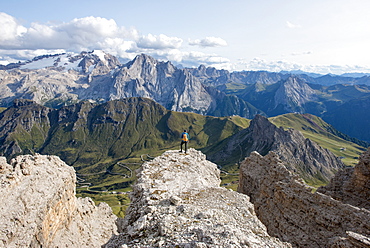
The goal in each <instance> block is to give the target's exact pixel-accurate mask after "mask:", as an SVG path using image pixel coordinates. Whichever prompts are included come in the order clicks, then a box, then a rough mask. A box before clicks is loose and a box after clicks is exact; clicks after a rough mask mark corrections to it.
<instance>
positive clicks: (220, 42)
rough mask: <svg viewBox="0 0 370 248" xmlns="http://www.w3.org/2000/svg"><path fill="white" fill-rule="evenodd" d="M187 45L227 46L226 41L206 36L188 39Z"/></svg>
mask: <svg viewBox="0 0 370 248" xmlns="http://www.w3.org/2000/svg"><path fill="white" fill-rule="evenodd" d="M189 45H191V46H201V47H218V46H227V42H226V41H225V40H224V39H222V38H219V37H206V38H204V39H201V40H199V39H197V40H189Z"/></svg>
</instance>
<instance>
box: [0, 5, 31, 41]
mask: <svg viewBox="0 0 370 248" xmlns="http://www.w3.org/2000/svg"><path fill="white" fill-rule="evenodd" d="M0 27H1V35H0V44H7V45H10V44H13V43H14V42H15V41H16V40H17V38H19V37H20V36H21V35H22V34H23V33H24V32H26V28H25V27H23V26H22V25H20V24H18V22H17V20H16V19H15V18H14V17H12V16H10V15H8V14H6V13H3V12H0Z"/></svg>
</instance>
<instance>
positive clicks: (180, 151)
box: [180, 141, 184, 152]
mask: <svg viewBox="0 0 370 248" xmlns="http://www.w3.org/2000/svg"><path fill="white" fill-rule="evenodd" d="M182 144H184V142H183V141H181V144H180V152H182Z"/></svg>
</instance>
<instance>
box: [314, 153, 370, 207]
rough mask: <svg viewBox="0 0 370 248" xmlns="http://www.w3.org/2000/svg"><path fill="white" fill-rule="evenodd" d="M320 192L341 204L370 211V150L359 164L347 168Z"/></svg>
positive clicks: (319, 190) (321, 188)
mask: <svg viewBox="0 0 370 248" xmlns="http://www.w3.org/2000/svg"><path fill="white" fill-rule="evenodd" d="M317 191H318V192H321V193H324V194H326V195H330V196H331V197H333V198H334V199H337V200H339V201H341V202H344V203H348V204H351V205H353V206H357V207H360V208H366V209H368V210H370V200H369V199H370V148H368V150H367V151H366V152H364V153H363V154H362V155H361V157H360V161H359V163H358V164H357V165H356V166H355V167H354V168H353V167H349V168H345V169H343V170H341V171H340V172H338V173H337V174H336V175H335V177H334V178H332V179H331V181H330V183H329V184H328V185H327V186H323V187H320V188H318V190H317Z"/></svg>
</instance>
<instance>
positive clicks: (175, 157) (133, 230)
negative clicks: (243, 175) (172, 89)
mask: <svg viewBox="0 0 370 248" xmlns="http://www.w3.org/2000/svg"><path fill="white" fill-rule="evenodd" d="M219 173H220V171H219V170H218V169H217V166H216V164H214V163H212V162H210V161H207V160H206V156H205V155H204V154H203V153H201V152H199V151H196V150H194V149H189V153H188V154H183V153H179V152H178V151H167V152H165V153H163V154H162V155H161V156H159V157H156V158H155V159H154V160H152V161H150V162H146V163H145V164H144V165H143V166H142V167H141V169H140V171H138V180H137V183H136V185H135V186H134V187H133V192H132V194H131V196H130V198H131V202H132V203H131V205H130V207H129V209H128V211H127V213H126V214H127V215H126V216H125V219H124V220H123V222H122V223H121V224H120V226H119V229H121V230H120V232H121V233H120V235H117V236H114V237H112V239H111V240H110V241H109V242H108V243H107V244H106V245H105V247H106V248H108V247H291V246H290V244H287V243H283V242H281V241H280V240H278V239H277V238H272V237H270V236H269V235H268V234H267V232H266V228H265V226H264V225H263V224H262V223H261V222H260V221H259V220H258V218H257V216H256V214H255V212H254V209H253V205H252V204H251V203H250V201H249V197H248V196H246V195H243V194H239V193H237V192H235V191H230V190H227V189H225V188H221V187H220V186H219V184H220V177H219Z"/></svg>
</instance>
